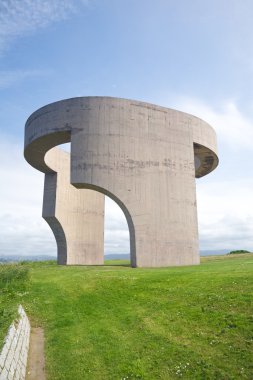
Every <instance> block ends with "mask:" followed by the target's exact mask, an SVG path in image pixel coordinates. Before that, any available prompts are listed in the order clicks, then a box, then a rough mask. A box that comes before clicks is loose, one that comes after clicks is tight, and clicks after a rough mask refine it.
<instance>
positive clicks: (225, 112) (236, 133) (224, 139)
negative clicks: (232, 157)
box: [174, 98, 253, 151]
mask: <svg viewBox="0 0 253 380" xmlns="http://www.w3.org/2000/svg"><path fill="white" fill-rule="evenodd" d="M174 105H175V107H176V108H177V109H179V110H182V111H183V112H188V113H191V114H193V115H195V116H198V117H200V118H201V119H203V120H205V121H206V122H207V123H209V124H210V125H211V126H212V127H213V128H214V129H215V131H216V133H217V137H218V142H219V143H220V144H225V145H227V146H228V147H229V148H230V149H231V150H233V151H236V150H239V149H241V148H243V149H250V150H251V149H252V141H253V121H252V120H250V119H249V118H247V117H246V116H245V115H244V114H243V113H242V112H241V111H240V110H239V109H238V107H237V105H236V103H235V102H234V101H229V100H228V101H225V102H223V104H222V105H221V106H220V108H219V109H218V110H217V109H215V108H214V107H211V106H209V105H207V104H206V103H204V102H202V101H200V100H198V99H190V98H179V99H177V100H176V101H174Z"/></svg>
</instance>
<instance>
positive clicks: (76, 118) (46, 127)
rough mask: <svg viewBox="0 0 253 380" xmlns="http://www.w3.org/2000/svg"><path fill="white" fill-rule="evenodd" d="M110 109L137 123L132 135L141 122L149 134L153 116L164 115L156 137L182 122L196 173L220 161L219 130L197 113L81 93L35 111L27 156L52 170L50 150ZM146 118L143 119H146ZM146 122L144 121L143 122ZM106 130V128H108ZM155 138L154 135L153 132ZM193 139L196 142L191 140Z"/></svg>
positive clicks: (29, 122) (30, 121) (28, 125)
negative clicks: (193, 157)
mask: <svg viewBox="0 0 253 380" xmlns="http://www.w3.org/2000/svg"><path fill="white" fill-rule="evenodd" d="M110 109H113V111H114V112H115V110H117V111H118V113H117V114H118V118H119V123H120V122H121V118H122V119H123V118H124V122H127V123H128V124H131V123H132V124H133V130H132V136H130V137H133V138H134V137H135V136H136V135H140V132H139V131H136V130H134V126H135V125H136V122H137V124H138V123H139V124H140V125H141V127H142V128H143V125H145V126H146V127H145V130H142V131H141V133H143V134H149V133H150V131H149V125H150V124H152V118H153V117H155V118H156V119H157V118H160V125H161V133H159V130H156V136H155V138H156V139H157V138H158V139H159V138H160V139H161V141H163V140H164V129H165V128H166V127H168V133H169V127H171V125H172V124H173V125H176V126H177V125H180V128H181V130H182V129H183V130H185V131H188V132H189V131H190V134H191V135H192V141H193V145H194V156H195V177H196V178H199V177H202V176H204V175H206V174H208V173H210V172H211V171H213V170H214V169H215V168H216V167H217V165H218V157H217V143H216V134H215V131H214V130H213V128H212V127H211V126H210V125H209V124H207V123H206V122H204V121H203V120H201V119H199V118H197V117H196V116H193V115H190V114H187V113H184V112H180V111H176V110H173V109H170V108H165V107H160V106H157V105H153V104H149V103H144V102H140V101H135V100H128V99H121V98H112V97H79V98H71V99H66V100H61V101H58V102H55V103H51V104H49V105H47V106H44V107H42V108H40V109H38V110H37V111H36V112H34V113H33V114H32V115H31V116H30V117H29V118H28V120H27V122H26V125H25V151H24V155H25V158H26V160H27V161H28V162H29V163H30V164H31V165H32V166H33V167H35V168H36V169H38V170H40V171H42V172H44V173H50V172H54V171H55V170H54V168H53V167H51V166H50V164H49V163H47V162H46V161H45V155H46V153H47V152H48V151H49V150H50V149H51V148H53V147H54V146H56V145H60V144H63V143H67V142H70V141H71V139H72V138H73V136H74V135H75V134H77V133H79V132H80V130H82V129H83V128H86V129H87V128H89V120H90V117H91V115H92V118H93V123H94V118H97V119H98V120H99V119H101V118H103V114H104V113H105V112H106V113H108V112H109V110H110ZM145 118H146V120H143V119H145ZM143 122H144V124H143ZM105 133H106V132H105ZM149 137H150V138H151V139H152V136H149ZM189 143H192V142H190V141H189Z"/></svg>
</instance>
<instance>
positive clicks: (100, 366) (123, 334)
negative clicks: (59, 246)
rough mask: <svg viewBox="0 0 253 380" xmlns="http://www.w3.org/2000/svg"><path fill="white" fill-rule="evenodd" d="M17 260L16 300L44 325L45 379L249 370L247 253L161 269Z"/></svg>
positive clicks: (250, 261)
mask: <svg viewBox="0 0 253 380" xmlns="http://www.w3.org/2000/svg"><path fill="white" fill-rule="evenodd" d="M107 264H112V262H111V263H107ZM113 264H120V263H119V262H118V261H117V262H116V263H115V262H113ZM124 264H125V265H126V262H124ZM25 265H26V266H27V267H29V268H30V274H31V286H30V290H29V294H23V295H22V296H21V302H22V304H23V305H24V306H25V308H26V310H27V312H28V315H29V316H30V318H31V319H32V322H33V324H34V325H39V326H42V327H44V329H45V335H46V363H47V367H46V368H47V375H48V377H47V379H48V380H72V379H75V380H79V379H80V380H83V379H89V380H93V379H94V380H103V379H107V380H108V379H115V380H116V379H117V380H121V379H122V380H123V379H151V380H152V379H176V378H184V379H194V380H196V379H212V380H213V379H217V380H218V379H219V380H222V379H224V380H225V379H252V378H253V366H252V344H253V328H252V326H253V323H252V322H253V317H252V314H253V313H252V288H253V287H252V285H253V275H252V269H253V255H239V256H236V255H235V256H234V255H233V256H230V257H228V256H226V257H225V258H222V257H212V258H203V259H202V265H201V266H192V267H181V268H180V267H178V268H162V269H132V268H130V267H127V266H120V265H107V266H105V267H66V266H65V267H64V266H57V265H56V264H53V263H50V262H48V263H32V264H25Z"/></svg>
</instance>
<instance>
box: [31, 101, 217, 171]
mask: <svg viewBox="0 0 253 380" xmlns="http://www.w3.org/2000/svg"><path fill="white" fill-rule="evenodd" d="M93 99H94V100H97V99H101V100H105V99H108V100H113V101H115V102H116V103H119V102H120V101H124V102H125V101H127V102H129V103H130V104H132V105H135V106H140V107H141V106H143V107H145V108H149V109H150V110H152V109H153V110H156V111H161V112H165V113H166V112H177V113H180V114H181V115H183V116H184V117H185V118H186V120H187V117H188V118H189V119H190V120H194V121H196V124H199V123H203V124H204V125H205V127H206V126H208V128H209V129H211V131H212V133H213V134H215V132H214V130H213V128H212V127H211V126H210V125H209V124H207V123H206V122H204V121H203V120H202V119H200V118H198V117H196V116H194V115H191V114H189V113H185V112H183V111H178V110H175V109H173V108H167V107H163V106H158V105H155V104H152V103H147V102H143V101H138V100H132V99H124V98H116V97H110V96H85V97H73V98H68V99H63V100H59V101H56V102H53V103H49V104H48V105H45V106H43V107H41V108H39V109H38V110H37V111H35V112H34V113H32V114H31V115H30V117H29V118H28V119H27V122H26V125H25V129H26V130H27V129H28V128H29V126H30V125H31V124H32V123H33V122H34V121H35V120H36V119H38V118H39V117H40V116H41V115H44V114H48V113H50V112H51V111H50V108H51V107H54V106H57V105H58V104H59V105H60V104H62V103H68V102H75V101H76V102H79V101H82V100H89V101H92V100H93ZM71 133H72V127H71V125H69V124H68V123H66V124H65V125H63V126H62V128H61V130H57V131H56V130H55V131H53V130H52V131H48V133H44V134H43V133H42V135H41V136H39V137H37V138H35V139H33V138H29V139H27V138H26V136H25V149H24V156H25V159H26V160H27V162H28V163H29V164H30V165H31V166H33V167H34V168H36V169H38V170H40V171H42V172H43V173H50V172H55V171H54V169H53V168H51V167H50V165H48V164H47V163H46V160H45V155H46V153H47V152H48V151H49V150H50V149H52V148H53V147H55V146H57V145H61V144H64V143H69V142H71ZM194 155H195V157H196V158H197V159H198V160H199V162H200V166H198V167H195V177H196V178H200V177H203V176H205V175H207V174H209V173H210V172H212V171H213V170H214V169H215V168H216V167H217V166H218V163H219V159H218V156H217V154H216V152H215V151H214V150H213V149H210V148H209V147H207V146H205V145H203V144H200V143H199V142H195V141H194Z"/></svg>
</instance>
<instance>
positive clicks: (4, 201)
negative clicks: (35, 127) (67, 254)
mask: <svg viewBox="0 0 253 380" xmlns="http://www.w3.org/2000/svg"><path fill="white" fill-rule="evenodd" d="M0 152H1V166H0V177H1V186H0V199H1V210H0V230H1V234H0V254H1V255H5V254H15V255H21V256H22V255H36V254H39V255H40V254H54V253H55V252H56V243H55V240H54V237H53V233H52V232H51V230H50V228H49V226H47V224H46V222H45V221H44V220H43V219H42V217H41V208H42V197H43V182H44V176H43V174H42V173H40V172H38V171H36V170H34V169H33V168H32V167H30V166H29V165H28V164H27V163H26V162H25V159H24V158H23V146H22V145H21V144H20V143H15V142H8V141H7V140H6V139H5V138H4V137H2V138H1V142H0Z"/></svg>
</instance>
